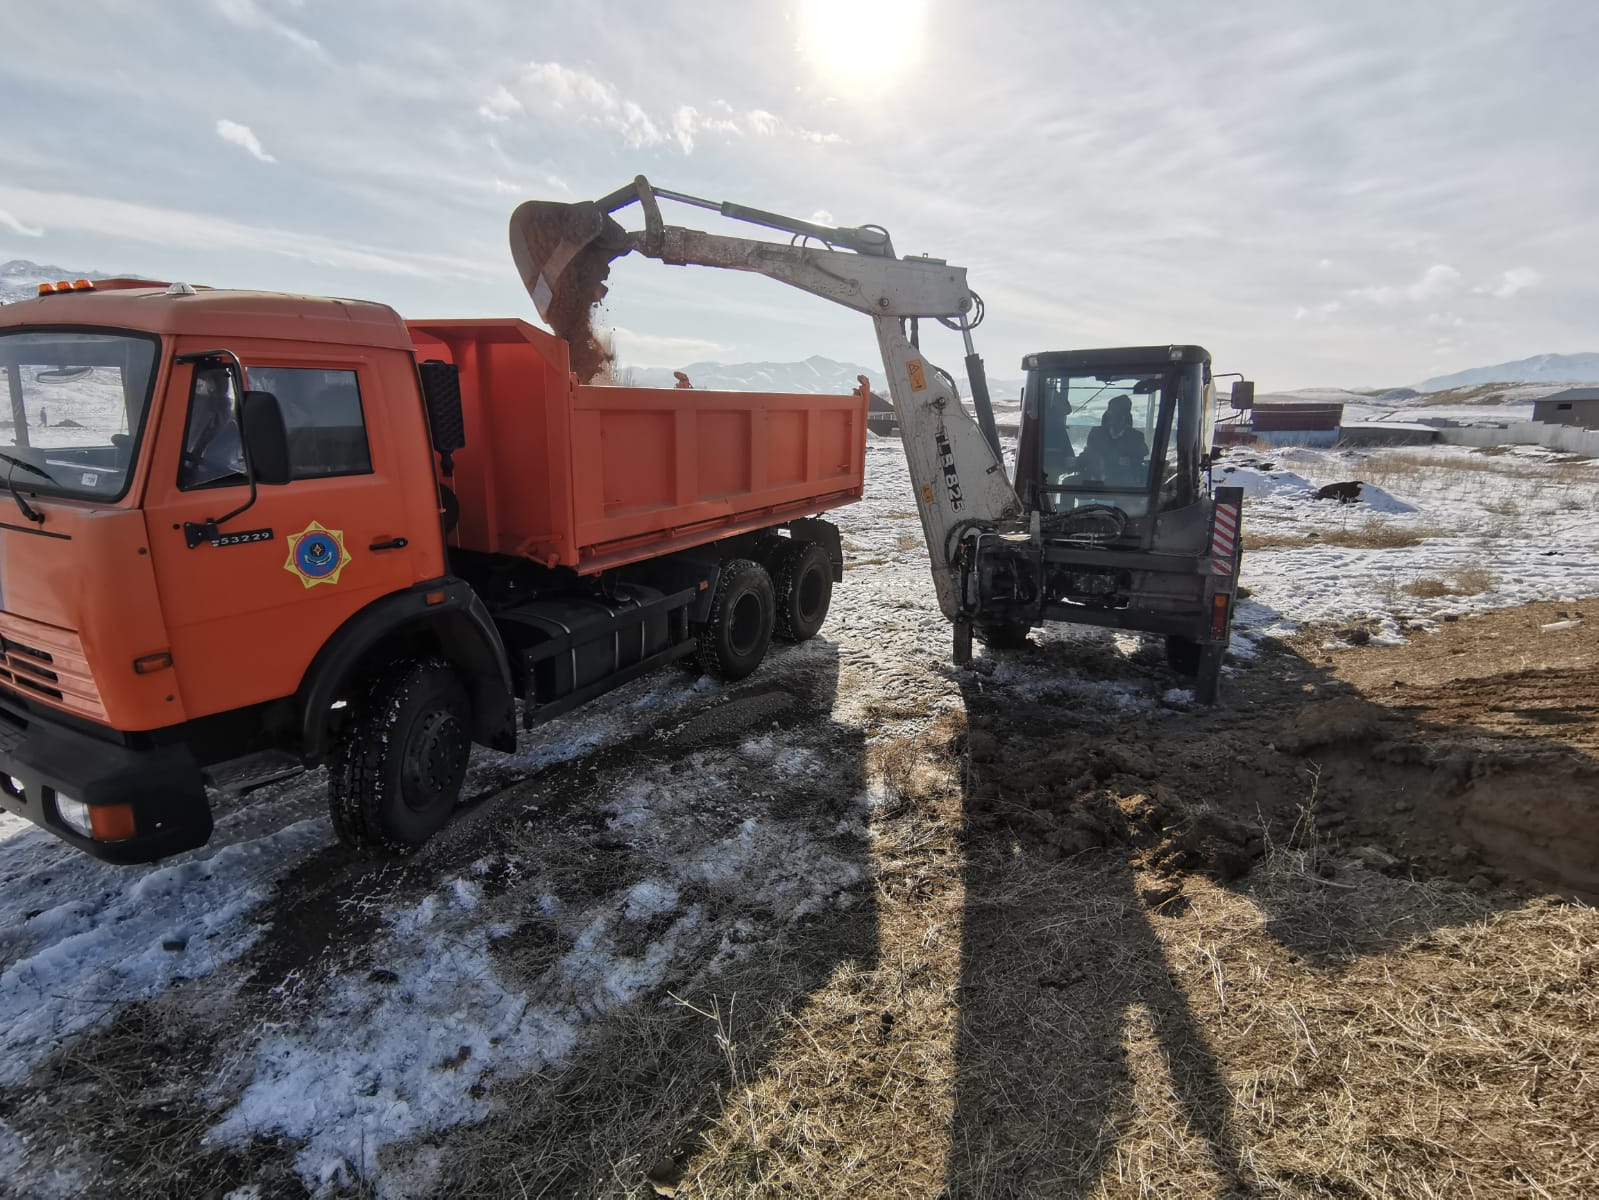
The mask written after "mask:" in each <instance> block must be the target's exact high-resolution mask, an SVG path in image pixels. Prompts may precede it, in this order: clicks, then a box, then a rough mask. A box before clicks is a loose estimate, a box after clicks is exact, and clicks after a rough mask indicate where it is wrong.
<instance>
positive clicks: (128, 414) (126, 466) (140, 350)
mask: <svg viewBox="0 0 1599 1200" xmlns="http://www.w3.org/2000/svg"><path fill="white" fill-rule="evenodd" d="M157 348H158V339H157V338H155V337H154V336H153V335H150V334H136V333H108V332H87V331H78V330H51V329H29V330H13V331H9V332H5V333H0V375H3V376H4V381H5V382H4V393H3V394H0V453H3V454H5V455H6V456H7V457H8V458H10V459H15V460H17V461H18V462H20V463H23V464H26V467H24V469H23V470H22V471H21V472H18V471H17V470H16V464H15V463H6V462H0V486H9V485H10V484H8V482H7V481H8V478H9V481H10V483H14V484H15V486H16V487H17V488H19V489H25V490H26V491H28V492H30V493H32V492H40V493H47V494H51V495H62V496H78V497H82V498H85V499H94V500H116V499H118V498H120V497H121V496H122V495H123V494H124V493H125V492H126V491H127V490H128V481H129V477H130V474H131V471H132V466H133V452H134V443H135V442H136V441H137V440H138V434H139V428H140V426H141V424H142V423H143V420H144V412H145V408H146V407H147V406H148V404H149V400H150V389H151V385H152V383H153V382H154V378H155V364H156V351H157ZM24 476H25V480H24Z"/></svg>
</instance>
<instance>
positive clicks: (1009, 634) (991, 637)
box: [972, 621, 1032, 650]
mask: <svg viewBox="0 0 1599 1200" xmlns="http://www.w3.org/2000/svg"><path fill="white" fill-rule="evenodd" d="M1031 631H1032V626H1031V625H1025V624H1023V623H1022V622H1020V621H1007V622H1005V623H1003V624H1000V625H973V626H972V633H973V634H974V635H976V637H977V640H978V641H980V642H982V643H983V645H985V646H987V647H988V648H989V649H991V650H1020V649H1021V648H1022V647H1023V646H1025V645H1027V635H1028V634H1029V633H1030V632H1031Z"/></svg>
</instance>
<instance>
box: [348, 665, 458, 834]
mask: <svg viewBox="0 0 1599 1200" xmlns="http://www.w3.org/2000/svg"><path fill="white" fill-rule="evenodd" d="M470 711H471V705H470V703H469V701H468V700H467V694H466V688H465V687H464V686H463V685H462V683H461V679H460V676H459V675H457V674H456V673H455V670H454V668H452V667H451V666H450V665H449V664H448V663H446V662H444V661H443V660H442V659H436V658H430V659H424V660H417V659H402V660H401V661H399V662H396V663H393V664H391V665H390V666H389V667H388V668H387V669H385V670H384V671H383V672H382V673H381V674H380V675H379V676H378V677H377V678H376V679H375V680H374V681H373V682H372V685H371V687H370V688H369V689H368V690H367V693H366V696H365V698H364V699H363V700H362V701H361V702H360V706H359V708H358V709H357V711H356V713H355V715H354V719H353V720H352V721H351V722H350V725H349V728H348V729H347V730H346V732H345V735H344V736H343V737H342V738H341V739H340V740H339V743H338V745H337V747H336V748H335V750H334V758H333V762H332V763H331V764H329V770H328V807H329V810H330V811H331V813H332V816H333V828H334V830H335V832H337V833H338V835H339V840H340V841H342V842H344V843H345V844H346V845H349V846H357V847H364V846H373V847H376V848H378V849H381V850H388V851H392V852H395V853H400V854H404V853H408V852H410V851H412V850H415V849H416V848H417V847H418V846H420V845H421V844H422V843H423V842H425V841H427V840H428V838H430V837H432V836H433V835H434V834H435V833H437V832H438V831H439V830H440V829H442V828H443V827H444V823H445V822H446V821H448V820H449V819H450V814H451V813H452V812H453V811H454V810H455V804H456V801H457V800H458V799H459V798H460V795H461V782H462V780H464V779H465V778H466V760H467V757H468V756H469V755H470V754H471V751H472V737H471V734H470V733H469V731H468V728H467V719H468V716H469V714H470Z"/></svg>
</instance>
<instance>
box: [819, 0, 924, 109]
mask: <svg viewBox="0 0 1599 1200" xmlns="http://www.w3.org/2000/svg"><path fill="white" fill-rule="evenodd" d="M799 19H800V29H799V32H800V52H801V53H802V54H803V55H804V56H805V58H806V59H807V60H808V61H809V62H810V63H811V65H812V66H813V67H815V69H816V71H817V72H818V74H820V75H821V76H822V77H823V78H824V79H825V81H826V83H827V84H828V85H829V86H831V87H833V88H835V89H837V90H838V91H839V92H841V93H844V94H847V95H851V94H853V95H859V94H863V93H869V92H875V91H881V90H882V89H884V88H886V87H889V86H891V85H893V84H895V83H897V82H898V81H899V77H900V76H901V75H903V74H904V73H905V71H906V69H907V68H909V67H910V66H911V65H912V64H913V63H914V62H915V61H916V60H917V59H918V58H919V57H920V56H921V49H922V40H923V37H924V35H925V33H926V28H927V0H802V4H801V7H800V14H799Z"/></svg>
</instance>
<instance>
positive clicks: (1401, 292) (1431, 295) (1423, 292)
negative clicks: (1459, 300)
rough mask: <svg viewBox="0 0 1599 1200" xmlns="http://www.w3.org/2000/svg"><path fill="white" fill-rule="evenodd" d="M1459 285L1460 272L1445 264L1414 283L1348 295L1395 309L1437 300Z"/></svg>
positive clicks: (1373, 288) (1365, 290)
mask: <svg viewBox="0 0 1599 1200" xmlns="http://www.w3.org/2000/svg"><path fill="white" fill-rule="evenodd" d="M1459 285H1460V272H1459V271H1457V270H1455V269H1454V268H1453V267H1451V266H1449V265H1447V264H1445V263H1434V264H1433V265H1432V266H1430V267H1428V268H1427V269H1426V270H1425V271H1423V272H1422V273H1421V278H1420V279H1418V280H1416V281H1415V282H1414V283H1409V284H1404V285H1400V286H1393V285H1383V286H1371V287H1362V288H1353V289H1351V290H1350V291H1349V292H1348V293H1347V294H1348V295H1349V297H1350V298H1351V299H1354V300H1364V301H1366V302H1368V303H1370V304H1375V305H1378V306H1379V307H1381V308H1393V307H1395V306H1397V305H1400V304H1405V303H1407V302H1408V303H1412V304H1420V303H1421V302H1423V301H1425V300H1436V299H1438V298H1439V297H1441V296H1447V295H1449V294H1450V293H1451V292H1454V291H1455V290H1457V289H1458V287H1459Z"/></svg>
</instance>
